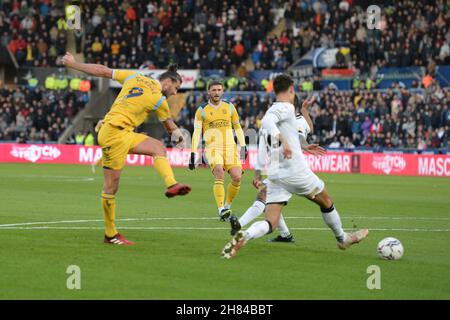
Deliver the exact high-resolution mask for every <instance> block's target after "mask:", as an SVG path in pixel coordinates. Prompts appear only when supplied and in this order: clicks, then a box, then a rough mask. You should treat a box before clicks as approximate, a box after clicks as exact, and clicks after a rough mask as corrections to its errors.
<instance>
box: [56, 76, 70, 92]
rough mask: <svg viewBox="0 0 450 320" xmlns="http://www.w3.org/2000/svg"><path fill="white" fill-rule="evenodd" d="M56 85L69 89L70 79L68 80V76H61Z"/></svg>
mask: <svg viewBox="0 0 450 320" xmlns="http://www.w3.org/2000/svg"><path fill="white" fill-rule="evenodd" d="M56 86H57V87H58V89H61V90H64V89H67V87H68V86H69V81H68V80H67V78H59V79H57V80H56Z"/></svg>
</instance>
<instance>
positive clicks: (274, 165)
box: [255, 102, 310, 179]
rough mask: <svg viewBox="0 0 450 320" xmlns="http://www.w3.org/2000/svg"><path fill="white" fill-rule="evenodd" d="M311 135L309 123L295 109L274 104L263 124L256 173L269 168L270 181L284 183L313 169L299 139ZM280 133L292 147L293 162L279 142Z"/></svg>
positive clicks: (265, 116) (278, 103)
mask: <svg viewBox="0 0 450 320" xmlns="http://www.w3.org/2000/svg"><path fill="white" fill-rule="evenodd" d="M309 132H310V128H309V126H308V123H307V122H306V119H305V118H304V117H302V116H297V117H296V116H295V108H294V106H293V105H292V104H290V103H287V102H275V103H274V104H272V106H271V107H270V108H269V110H267V112H266V114H265V115H264V117H263V119H262V121H261V130H260V139H259V144H258V157H257V161H256V165H255V169H257V170H263V168H264V167H265V165H266V164H267V175H268V178H269V179H282V178H286V177H289V176H292V174H293V173H294V172H301V171H303V170H306V169H309V165H308V163H307V162H306V159H305V157H304V155H303V152H302V150H301V145H300V139H299V138H300V136H302V137H301V138H303V139H306V136H307V135H308V133H309ZM278 133H281V134H282V135H283V136H284V137H285V139H286V140H287V142H288V143H289V146H290V148H291V150H292V158H291V159H285V158H284V156H283V148H282V147H280V146H279V142H278V141H277V139H276V138H275V136H276V135H277V134H278ZM299 135H300V136H299ZM267 162H268V163H267Z"/></svg>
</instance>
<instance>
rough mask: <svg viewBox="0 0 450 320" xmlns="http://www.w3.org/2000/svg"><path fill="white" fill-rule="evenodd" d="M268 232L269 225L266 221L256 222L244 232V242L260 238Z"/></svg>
mask: <svg viewBox="0 0 450 320" xmlns="http://www.w3.org/2000/svg"><path fill="white" fill-rule="evenodd" d="M269 231H270V225H269V223H268V222H267V221H266V220H264V221H257V222H255V223H254V224H252V225H251V226H250V228H248V229H247V230H246V231H245V240H246V241H248V240H251V239H256V238H261V237H262V236H265V235H266V234H267V233H269Z"/></svg>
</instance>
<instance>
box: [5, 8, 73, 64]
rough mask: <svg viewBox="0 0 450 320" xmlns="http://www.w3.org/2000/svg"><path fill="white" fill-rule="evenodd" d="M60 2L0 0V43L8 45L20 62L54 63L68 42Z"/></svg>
mask: <svg viewBox="0 0 450 320" xmlns="http://www.w3.org/2000/svg"><path fill="white" fill-rule="evenodd" d="M62 5H63V3H60V4H59V5H58V6H57V5H54V4H53V1H48V0H42V1H30V0H28V1H12V0H3V1H0V46H3V47H8V48H9V49H10V50H11V52H12V53H13V54H14V55H15V57H16V60H17V62H18V64H19V65H21V66H27V67H48V66H56V65H57V57H59V56H61V55H62V54H64V53H65V52H66V44H67V35H66V30H67V24H66V20H65V13H64V6H62Z"/></svg>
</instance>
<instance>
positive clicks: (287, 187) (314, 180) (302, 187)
mask: <svg viewBox="0 0 450 320" xmlns="http://www.w3.org/2000/svg"><path fill="white" fill-rule="evenodd" d="M264 182H265V184H266V185H267V199H266V204H269V203H287V202H288V201H289V199H290V198H291V197H292V195H293V194H296V195H299V196H304V197H308V198H314V197H315V196H316V195H317V194H319V193H321V192H322V191H323V189H324V188H325V183H324V182H323V181H322V180H321V179H320V178H319V177H318V176H316V175H315V173H314V172H312V171H311V170H308V171H306V172H302V173H297V174H295V175H293V176H291V177H287V178H283V179H273V180H271V179H266V180H264Z"/></svg>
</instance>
